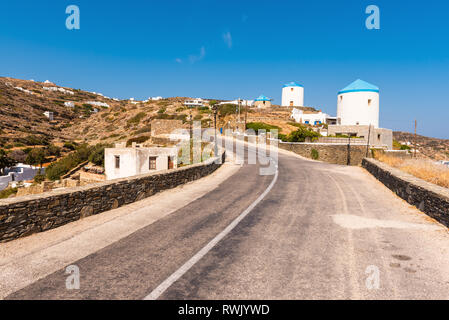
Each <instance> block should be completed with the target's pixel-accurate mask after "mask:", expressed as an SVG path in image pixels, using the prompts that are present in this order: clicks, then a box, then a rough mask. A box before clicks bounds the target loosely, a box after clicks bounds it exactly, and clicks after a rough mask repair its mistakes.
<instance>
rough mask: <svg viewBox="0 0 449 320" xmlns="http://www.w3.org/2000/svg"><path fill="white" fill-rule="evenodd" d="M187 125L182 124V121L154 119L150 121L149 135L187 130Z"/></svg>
mask: <svg viewBox="0 0 449 320" xmlns="http://www.w3.org/2000/svg"><path fill="white" fill-rule="evenodd" d="M188 128H189V127H188V125H186V124H183V123H182V120H166V119H155V120H153V121H151V135H152V136H157V135H159V134H170V133H173V132H174V131H175V130H176V129H188Z"/></svg>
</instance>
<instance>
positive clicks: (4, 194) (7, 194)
mask: <svg viewBox="0 0 449 320" xmlns="http://www.w3.org/2000/svg"><path fill="white" fill-rule="evenodd" d="M16 193H17V188H7V189H5V190H2V191H0V199H6V198H9V197H10V196H11V195H12V194H16Z"/></svg>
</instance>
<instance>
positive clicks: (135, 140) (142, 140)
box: [126, 136, 150, 147]
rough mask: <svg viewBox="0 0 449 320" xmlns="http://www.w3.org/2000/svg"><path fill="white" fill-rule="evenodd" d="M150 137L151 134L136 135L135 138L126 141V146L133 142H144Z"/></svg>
mask: <svg viewBox="0 0 449 320" xmlns="http://www.w3.org/2000/svg"><path fill="white" fill-rule="evenodd" d="M149 139H150V137H149V136H140V137H134V138H131V139H128V141H126V146H127V147H129V146H131V145H132V144H133V142H135V143H144V142H145V141H147V140H149Z"/></svg>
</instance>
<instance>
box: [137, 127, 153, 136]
mask: <svg viewBox="0 0 449 320" xmlns="http://www.w3.org/2000/svg"><path fill="white" fill-rule="evenodd" d="M147 132H151V125H147V126H145V127H143V128H140V129H138V130H136V132H135V133H136V134H141V133H147Z"/></svg>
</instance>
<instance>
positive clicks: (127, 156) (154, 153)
mask: <svg viewBox="0 0 449 320" xmlns="http://www.w3.org/2000/svg"><path fill="white" fill-rule="evenodd" d="M104 164H105V173H106V179H107V180H112V179H118V178H126V177H132V176H136V175H140V174H145V173H150V172H156V171H161V170H168V169H175V168H177V167H178V150H177V148H176V147H172V148H159V147H150V148H147V147H140V146H138V145H135V146H133V147H131V148H127V147H126V146H124V145H119V144H118V145H116V147H115V148H107V149H105V150H104Z"/></svg>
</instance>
